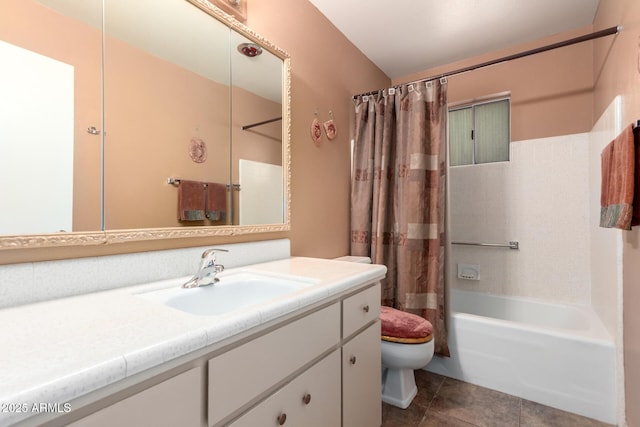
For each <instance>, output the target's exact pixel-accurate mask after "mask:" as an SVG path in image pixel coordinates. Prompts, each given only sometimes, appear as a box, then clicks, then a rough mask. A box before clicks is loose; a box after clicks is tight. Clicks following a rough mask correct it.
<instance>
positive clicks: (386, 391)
mask: <svg viewBox="0 0 640 427" xmlns="http://www.w3.org/2000/svg"><path fill="white" fill-rule="evenodd" d="M381 347H382V349H381V351H382V401H383V402H385V403H388V404H390V405H393V406H397V407H399V408H402V409H406V408H407V407H408V406H409V405H410V404H411V401H412V400H413V398H414V397H416V394H418V387H417V386H416V380H415V377H414V372H413V371H414V370H415V369H422V368H424V367H425V366H427V364H428V363H429V362H431V359H432V358H433V349H434V343H433V338H431V337H429V340H428V341H425V342H421V343H406V342H394V341H388V340H387V339H382V341H381Z"/></svg>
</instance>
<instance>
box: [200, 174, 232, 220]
mask: <svg viewBox="0 0 640 427" xmlns="http://www.w3.org/2000/svg"><path fill="white" fill-rule="evenodd" d="M205 192H206V202H205V205H206V208H205V210H206V216H207V219H208V220H209V221H223V220H225V219H226V217H227V186H226V185H225V184H219V183H217V182H208V183H207V185H206V189H205Z"/></svg>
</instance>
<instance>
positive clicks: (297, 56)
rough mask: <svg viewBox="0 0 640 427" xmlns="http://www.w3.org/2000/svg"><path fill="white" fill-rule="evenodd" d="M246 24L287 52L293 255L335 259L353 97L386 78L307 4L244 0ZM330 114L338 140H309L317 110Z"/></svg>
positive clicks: (343, 233)
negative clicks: (246, 2)
mask: <svg viewBox="0 0 640 427" xmlns="http://www.w3.org/2000/svg"><path fill="white" fill-rule="evenodd" d="M247 14H248V18H247V25H248V26H249V27H250V28H251V29H253V30H255V31H256V32H258V33H259V34H261V35H262V36H264V37H266V38H267V39H269V41H271V42H272V43H274V44H276V45H277V46H279V47H280V48H282V49H284V50H285V51H287V52H288V53H289V54H290V55H291V68H292V84H291V85H292V90H291V92H292V99H291V111H292V117H291V164H292V187H291V191H292V202H291V204H292V206H291V217H292V219H291V221H292V225H291V232H290V233H289V237H290V238H291V252H292V254H293V255H305V256H317V257H336V256H339V255H345V254H347V253H348V251H349V182H350V169H351V165H350V161H351V160H350V139H349V127H350V113H351V108H352V107H353V104H352V101H351V97H352V95H354V94H356V93H360V92H365V91H369V90H372V89H378V88H382V87H385V86H387V85H389V83H390V79H389V78H388V77H387V76H385V75H384V73H382V72H381V71H380V70H379V69H378V68H377V67H375V66H374V65H373V64H372V63H371V62H370V61H369V60H368V59H367V58H366V57H365V56H364V55H363V54H362V53H361V52H360V51H359V50H358V49H356V48H355V47H354V46H353V45H352V44H351V43H349V42H348V41H347V40H346V39H345V37H344V36H343V35H342V33H340V32H339V31H338V30H337V29H336V28H335V27H333V25H332V24H331V23H329V22H328V21H327V19H326V18H325V17H324V16H323V15H322V14H321V13H320V12H319V11H318V10H317V9H316V8H315V7H314V6H313V5H312V4H311V3H309V2H308V1H300V0H273V1H249V3H248V8H247ZM316 110H317V111H318V116H319V120H320V121H324V120H328V119H329V110H331V111H332V112H333V117H334V122H335V124H336V127H337V131H338V134H337V137H336V139H334V140H333V141H329V140H327V138H326V137H324V138H323V140H322V142H321V144H320V146H319V147H316V146H315V145H314V144H313V142H312V141H311V138H310V136H309V135H310V125H311V121H312V120H313V117H314V112H315V111H316Z"/></svg>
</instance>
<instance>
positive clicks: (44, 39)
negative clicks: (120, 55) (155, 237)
mask: <svg viewBox="0 0 640 427" xmlns="http://www.w3.org/2000/svg"><path fill="white" fill-rule="evenodd" d="M75 3H76V6H77V9H75V13H76V16H74V15H69V14H67V13H65V11H64V6H65V4H64V2H63V1H57V2H52V5H55V6H57V7H58V9H55V8H53V7H50V6H51V5H45V4H43V2H38V1H33V0H3V3H2V13H1V14H0V63H2V67H0V93H2V96H0V180H1V182H3V183H5V184H4V185H3V186H2V189H0V198H1V199H2V200H3V205H4V206H5V207H6V208H5V209H3V212H2V213H0V234H31V233H51V232H58V231H72V230H73V231H96V230H100V229H101V189H100V187H101V137H100V135H99V134H90V133H88V132H87V128H88V127H90V126H93V127H95V128H96V129H100V127H101V111H102V105H101V81H102V71H101V68H102V64H101V51H102V48H101V46H102V34H101V30H100V26H101V21H102V2H101V1H100V0H86V1H83V2H75ZM61 7H62V8H63V9H62V10H61V9H60V8H61ZM78 15H81V16H83V17H86V18H87V19H85V20H79V19H77V16H78Z"/></svg>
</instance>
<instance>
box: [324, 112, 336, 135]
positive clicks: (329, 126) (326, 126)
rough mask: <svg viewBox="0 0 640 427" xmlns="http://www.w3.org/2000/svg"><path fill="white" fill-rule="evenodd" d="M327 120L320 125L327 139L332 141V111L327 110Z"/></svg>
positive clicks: (333, 125) (334, 130) (333, 128)
mask: <svg viewBox="0 0 640 427" xmlns="http://www.w3.org/2000/svg"><path fill="white" fill-rule="evenodd" d="M329 117H330V118H329V120H327V121H326V122H324V123H323V124H322V126H324V133H326V134H327V138H328V139H329V141H332V140H333V139H334V138H335V137H336V132H337V131H336V125H335V123H333V111H329Z"/></svg>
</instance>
